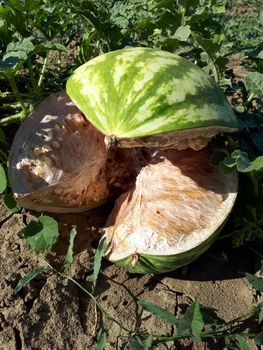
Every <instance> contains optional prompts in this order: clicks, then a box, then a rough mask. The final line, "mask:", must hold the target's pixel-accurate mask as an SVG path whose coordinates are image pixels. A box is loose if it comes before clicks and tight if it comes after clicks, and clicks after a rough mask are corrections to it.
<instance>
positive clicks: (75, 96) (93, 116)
mask: <svg viewBox="0 0 263 350" xmlns="http://www.w3.org/2000/svg"><path fill="white" fill-rule="evenodd" d="M66 89H67V93H68V95H69V96H70V98H71V99H72V101H74V103H75V104H76V105H77V106H78V108H79V109H80V110H81V111H82V112H83V114H84V115H85V116H86V118H88V120H89V121H90V122H91V123H92V124H93V125H94V126H95V128H96V129H97V130H99V131H100V132H101V133H102V134H104V135H107V136H108V137H109V138H112V139H113V140H114V142H117V143H118V145H119V146H120V147H141V146H146V147H150V148H151V147H162V148H173V149H175V148H177V149H186V148H188V147H191V148H193V149H200V148H202V147H204V146H206V145H207V143H208V141H209V140H210V139H211V137H213V136H214V135H216V134H218V133H220V132H232V131H235V130H236V129H237V128H238V124H237V120H236V117H235V115H234V113H233V111H232V109H231V106H230V105H229V103H228V101H227V99H226V97H225V95H224V94H223V92H222V91H221V90H220V88H219V87H218V85H217V84H216V83H215V82H214V80H213V79H212V78H211V77H210V76H209V75H207V74H206V73H205V72H203V71H202V70H201V69H200V68H199V67H197V66H196V65H194V64H192V63H190V62H189V61H187V60H185V59H184V58H182V57H179V56H176V55H174V54H172V53H169V52H166V51H161V50H153V49H150V48H128V49H122V50H117V51H113V52H110V53H107V54H104V55H101V56H98V57H96V58H94V59H92V60H90V61H89V62H87V63H86V64H84V65H82V66H80V67H79V68H77V69H76V70H75V72H74V74H73V75H72V76H71V77H70V78H69V79H68V81H67V87H66Z"/></svg>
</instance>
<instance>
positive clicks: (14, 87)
mask: <svg viewBox="0 0 263 350" xmlns="http://www.w3.org/2000/svg"><path fill="white" fill-rule="evenodd" d="M6 77H7V80H8V82H9V84H10V86H11V89H12V90H13V93H14V95H15V96H16V98H17V100H18V102H19V103H20V106H21V108H22V111H23V113H24V115H25V116H26V115H27V114H28V111H27V108H26V105H25V104H24V101H23V99H22V97H21V95H20V92H19V90H18V87H17V85H16V82H15V79H14V76H13V75H12V74H7V75H6Z"/></svg>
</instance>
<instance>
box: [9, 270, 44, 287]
mask: <svg viewBox="0 0 263 350" xmlns="http://www.w3.org/2000/svg"><path fill="white" fill-rule="evenodd" d="M44 271H45V268H43V267H41V268H36V269H34V270H32V271H30V272H28V273H27V274H26V275H25V276H24V277H23V278H21V279H20V280H19V281H18V283H17V285H16V287H15V289H14V291H15V293H18V292H19V291H20V290H21V289H22V288H23V287H24V286H25V285H26V284H28V283H29V282H30V281H31V280H32V279H33V278H35V277H37V276H38V275H39V274H41V273H42V272H44Z"/></svg>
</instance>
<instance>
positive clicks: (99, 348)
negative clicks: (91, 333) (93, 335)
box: [96, 328, 107, 350]
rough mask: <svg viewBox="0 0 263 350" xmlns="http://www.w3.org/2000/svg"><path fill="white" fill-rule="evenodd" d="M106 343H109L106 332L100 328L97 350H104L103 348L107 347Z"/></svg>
mask: <svg viewBox="0 0 263 350" xmlns="http://www.w3.org/2000/svg"><path fill="white" fill-rule="evenodd" d="M106 343H107V337H106V333H105V332H104V331H103V329H102V328H101V329H100V330H99V333H98V336H97V345H96V350H103V349H105V345H106Z"/></svg>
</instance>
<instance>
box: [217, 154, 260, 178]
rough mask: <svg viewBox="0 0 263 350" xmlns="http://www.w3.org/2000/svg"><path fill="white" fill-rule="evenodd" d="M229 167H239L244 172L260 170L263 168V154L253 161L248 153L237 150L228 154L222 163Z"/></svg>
mask: <svg viewBox="0 0 263 350" xmlns="http://www.w3.org/2000/svg"><path fill="white" fill-rule="evenodd" d="M220 165H223V166H225V167H227V168H232V169H234V168H235V167H236V168H237V170H238V171H240V172H242V173H247V172H250V171H259V170H261V169H263V156H260V157H257V158H256V159H254V160H253V161H251V160H250V159H249V158H248V154H247V153H246V152H243V151H241V150H235V151H234V152H232V154H231V155H230V156H227V157H225V158H224V159H223V161H222V162H221V163H220Z"/></svg>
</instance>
